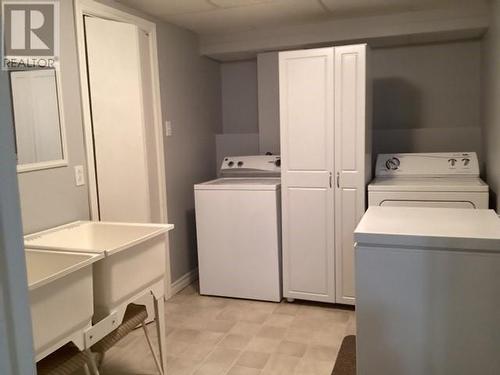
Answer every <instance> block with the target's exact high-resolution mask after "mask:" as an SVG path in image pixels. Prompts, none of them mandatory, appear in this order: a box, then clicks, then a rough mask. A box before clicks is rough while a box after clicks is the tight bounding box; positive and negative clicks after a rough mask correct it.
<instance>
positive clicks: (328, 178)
mask: <svg viewBox="0 0 500 375" xmlns="http://www.w3.org/2000/svg"><path fill="white" fill-rule="evenodd" d="M279 81H280V124H281V126H280V127H281V160H282V165H281V169H282V207H283V211H282V212H283V216H282V226H283V290H284V296H285V297H287V298H298V299H306V300H314V301H324V302H334V301H335V264H334V262H335V259H334V230H333V228H334V226H333V225H334V224H333V220H334V215H333V205H334V194H333V188H332V172H333V167H334V165H333V48H322V49H312V50H303V51H292V52H283V53H280V55H279Z"/></svg>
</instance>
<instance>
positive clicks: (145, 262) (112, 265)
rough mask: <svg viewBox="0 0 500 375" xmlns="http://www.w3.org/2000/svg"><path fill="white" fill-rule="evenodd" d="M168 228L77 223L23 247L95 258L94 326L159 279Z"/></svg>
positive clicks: (39, 235) (36, 237) (40, 234)
mask: <svg viewBox="0 0 500 375" xmlns="http://www.w3.org/2000/svg"><path fill="white" fill-rule="evenodd" d="M173 228H174V226H173V225H172V224H132V223H110V222H102V221H77V222H73V223H70V224H66V225H62V226H60V227H56V228H52V229H49V230H46V231H43V232H38V233H34V234H31V235H28V236H26V237H25V240H24V241H25V246H26V247H29V248H36V249H45V250H52V251H62V252H76V253H91V254H100V255H103V256H104V258H103V259H102V260H100V261H99V262H97V263H95V264H94V267H93V276H94V321H95V320H99V319H100V318H103V317H105V316H107V315H108V314H109V313H111V312H112V311H114V310H115V309H116V308H117V307H119V306H120V305H121V304H123V303H124V302H126V301H127V300H129V299H130V298H131V297H133V296H135V295H137V294H138V293H140V292H141V291H143V290H146V289H147V288H148V287H149V286H151V285H153V284H155V283H157V282H158V281H161V280H162V279H163V278H164V275H165V264H166V263H165V253H166V233H167V232H168V231H169V230H171V229H173Z"/></svg>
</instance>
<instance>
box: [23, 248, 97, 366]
mask: <svg viewBox="0 0 500 375" xmlns="http://www.w3.org/2000/svg"><path fill="white" fill-rule="evenodd" d="M25 255H26V268H27V274H28V287H29V299H30V307H31V321H32V325H33V340H34V347H35V353H36V359H37V360H39V359H41V358H43V357H44V356H45V355H46V354H49V353H50V352H51V351H52V350H54V349H57V347H58V346H61V345H64V344H65V343H66V342H68V341H74V342H75V344H76V345H77V346H79V347H80V348H82V349H83V333H82V332H83V330H84V329H85V328H87V327H89V326H90V325H91V322H92V315H93V311H94V305H93V293H92V264H93V263H94V262H96V261H98V260H100V259H102V258H103V257H104V255H103V254H81V253H71V252H65V253H62V252H53V251H40V250H33V249H26V252H25Z"/></svg>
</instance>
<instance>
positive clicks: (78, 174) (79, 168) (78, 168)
mask: <svg viewBox="0 0 500 375" xmlns="http://www.w3.org/2000/svg"><path fill="white" fill-rule="evenodd" d="M75 184H76V186H82V185H85V175H84V174H83V165H75Z"/></svg>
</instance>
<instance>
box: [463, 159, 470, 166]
mask: <svg viewBox="0 0 500 375" xmlns="http://www.w3.org/2000/svg"><path fill="white" fill-rule="evenodd" d="M462 162H463V163H464V167H466V166H468V165H469V163H470V159H469V158H463V159H462Z"/></svg>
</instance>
